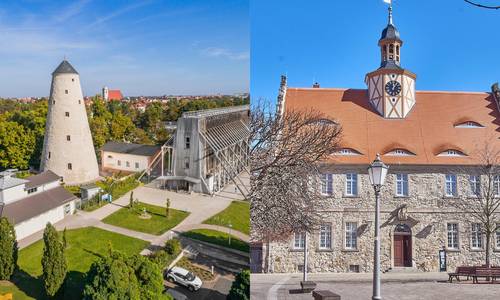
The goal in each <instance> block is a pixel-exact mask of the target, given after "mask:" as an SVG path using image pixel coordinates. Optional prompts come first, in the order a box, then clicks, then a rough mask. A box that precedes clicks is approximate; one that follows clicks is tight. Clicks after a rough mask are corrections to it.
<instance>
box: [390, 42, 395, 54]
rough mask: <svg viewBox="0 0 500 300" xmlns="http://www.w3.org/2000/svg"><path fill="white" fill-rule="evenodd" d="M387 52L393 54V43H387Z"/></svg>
mask: <svg viewBox="0 0 500 300" xmlns="http://www.w3.org/2000/svg"><path fill="white" fill-rule="evenodd" d="M389 53H390V54H394V45H393V44H390V45H389Z"/></svg>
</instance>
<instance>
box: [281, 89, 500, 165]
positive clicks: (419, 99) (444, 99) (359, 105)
mask: <svg viewBox="0 0 500 300" xmlns="http://www.w3.org/2000/svg"><path fill="white" fill-rule="evenodd" d="M311 108H313V109H315V110H317V111H320V112H322V113H324V114H325V115H326V116H327V117H330V118H331V119H333V120H334V121H335V122H338V123H339V124H340V125H341V126H342V129H343V133H342V140H341V147H342V148H347V149H349V151H347V152H349V155H341V154H333V155H331V162H334V163H339V164H369V163H371V161H373V159H374V158H375V156H376V154H377V153H380V155H381V156H382V160H383V161H384V162H386V163H388V164H413V165H416V164H422V165H429V164H431V165H470V164H477V163H478V162H479V160H478V154H480V153H479V152H480V151H481V150H482V149H484V147H485V145H486V144H487V143H488V144H490V145H497V146H500V140H499V137H500V112H499V110H498V108H497V106H496V104H495V101H494V100H493V96H492V95H491V94H489V93H483V92H439V91H416V104H415V106H414V107H413V109H412V110H411V111H410V112H409V114H408V116H407V117H406V118H404V119H385V118H383V117H382V116H380V115H379V114H378V113H377V112H376V111H375V109H374V108H373V107H372V106H371V105H370V104H369V101H368V93H367V90H365V89H331V88H291V87H290V88H288V89H287V91H286V100H285V111H289V110H295V111H296V110H308V109H311ZM350 149H352V150H354V151H350ZM448 150H452V151H451V152H447V151H448ZM356 152H357V153H356ZM448 154H451V155H448Z"/></svg>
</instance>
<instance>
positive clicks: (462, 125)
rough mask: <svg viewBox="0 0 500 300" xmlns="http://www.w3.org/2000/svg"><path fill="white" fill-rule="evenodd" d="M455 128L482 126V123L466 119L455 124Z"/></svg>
mask: <svg viewBox="0 0 500 300" xmlns="http://www.w3.org/2000/svg"><path fill="white" fill-rule="evenodd" d="M455 127H456V128H484V126H483V125H481V124H479V123H477V122H474V121H467V122H462V123H459V124H455Z"/></svg>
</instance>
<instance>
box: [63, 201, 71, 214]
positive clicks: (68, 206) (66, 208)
mask: <svg viewBox="0 0 500 300" xmlns="http://www.w3.org/2000/svg"><path fill="white" fill-rule="evenodd" d="M63 209H64V215H65V216H66V215H69V214H70V213H71V203H68V204H65V205H64V207H63Z"/></svg>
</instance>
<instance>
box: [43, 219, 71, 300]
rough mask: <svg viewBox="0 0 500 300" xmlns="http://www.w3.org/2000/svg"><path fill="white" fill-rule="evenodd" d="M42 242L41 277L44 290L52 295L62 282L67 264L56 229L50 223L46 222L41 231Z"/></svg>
mask: <svg viewBox="0 0 500 300" xmlns="http://www.w3.org/2000/svg"><path fill="white" fill-rule="evenodd" d="M43 243H44V248H43V256H42V269H43V274H42V278H43V283H44V286H45V292H46V293H47V295H48V296H50V297H53V296H54V295H55V294H56V293H57V292H58V291H59V289H60V288H61V286H62V285H63V283H64V279H65V278H66V272H67V264H66V257H65V255H64V246H63V243H62V242H61V240H60V239H59V234H58V233H57V230H56V229H55V228H54V226H52V225H51V224H50V223H47V226H46V227H45V231H44V232H43Z"/></svg>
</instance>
